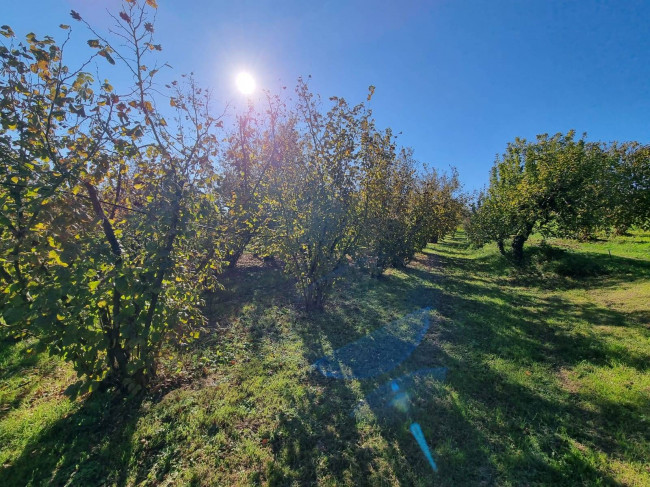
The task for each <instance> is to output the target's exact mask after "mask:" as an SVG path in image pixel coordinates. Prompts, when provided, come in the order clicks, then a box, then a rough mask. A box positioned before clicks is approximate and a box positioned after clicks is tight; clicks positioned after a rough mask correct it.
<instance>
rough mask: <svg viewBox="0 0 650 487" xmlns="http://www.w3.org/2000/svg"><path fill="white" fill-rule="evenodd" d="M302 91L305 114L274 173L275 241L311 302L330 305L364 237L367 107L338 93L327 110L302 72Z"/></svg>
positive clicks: (301, 109) (299, 93) (299, 109)
mask: <svg viewBox="0 0 650 487" xmlns="http://www.w3.org/2000/svg"><path fill="white" fill-rule="evenodd" d="M296 93H297V96H298V103H297V107H296V112H297V117H298V118H297V119H296V122H295V126H294V129H293V130H292V131H290V132H288V133H287V135H286V138H285V142H284V144H285V145H286V146H287V150H285V151H284V153H283V159H282V161H281V163H280V164H279V165H278V171H274V173H273V174H274V181H273V190H272V191H273V196H272V198H271V200H272V208H273V214H274V220H273V222H272V228H273V234H272V239H273V244H272V249H273V253H274V254H275V255H277V256H278V257H279V258H280V259H281V260H282V261H283V262H284V263H285V269H286V270H287V271H288V272H289V273H291V274H292V275H293V276H295V277H296V279H297V281H298V289H299V291H300V293H301V295H302V298H303V302H304V304H305V307H306V308H307V309H310V310H311V309H320V308H322V307H323V304H324V299H325V297H326V293H327V292H328V291H329V289H330V288H331V287H332V285H333V283H334V282H335V281H336V280H337V279H338V278H339V277H340V272H341V270H342V268H343V267H344V266H345V265H346V264H347V257H348V256H349V255H351V254H353V253H354V250H355V247H356V244H357V237H358V225H357V219H358V215H359V192H358V182H359V171H360V164H359V149H358V148H359V140H360V137H361V133H362V122H363V120H365V118H366V117H367V112H366V111H365V109H364V107H363V105H357V106H354V107H350V106H349V105H348V104H347V103H346V102H345V100H343V99H341V98H333V100H332V101H333V102H334V105H333V107H332V108H331V109H330V110H329V111H328V112H327V113H325V114H323V113H320V112H319V110H318V107H317V100H316V98H315V97H314V95H313V94H312V93H311V92H310V91H309V89H308V87H307V85H306V83H304V82H302V80H301V81H299V84H298V87H297V89H296Z"/></svg>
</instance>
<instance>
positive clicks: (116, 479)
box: [0, 393, 141, 487]
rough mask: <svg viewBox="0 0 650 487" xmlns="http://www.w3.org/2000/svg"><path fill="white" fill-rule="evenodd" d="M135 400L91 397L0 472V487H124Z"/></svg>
mask: <svg viewBox="0 0 650 487" xmlns="http://www.w3.org/2000/svg"><path fill="white" fill-rule="evenodd" d="M140 402H141V399H137V398H131V399H118V398H116V397H114V396H112V395H111V394H109V393H94V394H91V395H90V396H89V397H87V398H86V399H85V400H84V401H83V404H81V406H80V407H79V408H78V409H77V410H76V411H75V412H74V413H72V414H70V415H69V416H66V417H63V418H62V419H60V420H58V421H56V422H55V423H54V424H52V425H51V426H49V427H47V428H45V429H43V431H41V432H40V434H39V435H38V436H37V437H36V438H34V439H33V440H32V441H30V443H28V444H27V445H26V446H25V448H24V449H23V452H22V454H21V455H20V456H19V457H18V458H17V459H16V460H15V461H13V462H11V464H10V465H9V466H7V467H5V468H3V469H1V470H0V485H3V486H7V487H10V486H14V485H15V486H24V485H52V486H59V485H79V486H87V485H108V484H115V485H126V480H127V479H126V474H127V466H128V462H129V459H130V457H131V449H132V446H131V441H130V440H131V436H132V434H133V431H134V429H135V425H136V423H137V420H138V417H139V406H140Z"/></svg>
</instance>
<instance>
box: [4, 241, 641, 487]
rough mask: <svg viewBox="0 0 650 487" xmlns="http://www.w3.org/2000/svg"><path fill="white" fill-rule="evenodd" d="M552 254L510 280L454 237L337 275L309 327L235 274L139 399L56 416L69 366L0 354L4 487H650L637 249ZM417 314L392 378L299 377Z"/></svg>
mask: <svg viewBox="0 0 650 487" xmlns="http://www.w3.org/2000/svg"><path fill="white" fill-rule="evenodd" d="M533 243H534V244H535V242H533ZM554 244H555V247H553V248H551V249H549V248H548V247H544V246H539V242H537V246H533V247H532V250H531V251H529V253H528V255H527V258H528V260H529V266H528V267H526V269H524V270H514V269H513V268H512V267H511V266H510V265H509V263H508V262H507V261H505V260H504V259H503V258H502V257H501V256H499V255H497V253H496V252H495V251H494V250H493V249H492V248H485V249H482V250H480V251H476V250H472V249H470V248H469V247H468V245H467V242H466V241H465V239H464V237H463V235H462V234H460V233H459V234H457V235H456V236H455V237H453V238H450V239H447V240H445V241H444V242H441V243H440V244H437V245H431V246H429V247H428V248H427V249H425V250H424V252H423V253H422V254H419V255H418V257H417V258H416V259H415V260H414V261H413V262H412V263H411V264H410V265H409V267H408V268H406V269H402V270H391V271H389V272H388V273H387V275H386V276H385V277H383V278H381V279H379V280H372V279H369V278H366V277H364V276H363V275H362V274H361V273H358V272H356V271H351V274H350V275H348V276H347V279H345V280H344V281H343V282H342V283H341V285H340V286H339V287H338V288H337V291H336V294H335V296H334V297H333V299H332V300H331V301H330V303H329V304H328V306H327V308H326V310H325V312H323V313H319V314H313V315H310V316H307V315H305V314H304V313H302V312H301V311H299V309H298V308H297V307H296V306H295V295H294V294H293V292H292V284H291V283H290V282H288V281H287V280H286V278H285V277H284V276H283V275H282V273H281V272H280V271H279V270H278V269H275V268H273V267H264V266H261V265H257V264H255V263H254V262H253V263H250V262H249V264H250V265H248V264H246V265H244V266H243V267H241V268H239V269H238V270H237V271H236V272H235V273H233V274H231V275H230V276H228V277H227V279H229V281H228V282H227V286H226V289H228V291H218V292H215V293H213V294H212V295H210V296H209V299H208V310H209V312H210V314H211V327H210V333H204V334H203V336H202V339H201V340H199V342H198V343H196V344H195V345H194V346H193V347H191V348H189V349H188V348H184V349H181V350H168V351H167V352H166V355H165V357H164V364H163V373H162V376H161V380H160V382H159V384H158V385H157V388H156V390H155V391H154V392H152V393H151V394H150V395H148V396H146V397H141V398H137V399H130V400H124V399H118V398H115V397H114V396H112V395H110V394H108V393H96V394H93V395H92V396H88V397H84V398H81V399H78V400H76V401H71V400H69V399H68V398H66V397H65V396H64V395H63V394H62V391H63V390H64V389H65V387H66V386H67V385H68V384H69V383H70V382H72V381H73V380H74V377H73V374H71V373H70V370H69V368H68V367H67V366H66V365H65V364H63V363H61V362H59V361H57V360H55V359H52V358H48V357H46V356H44V355H34V354H32V353H28V350H29V349H30V348H31V345H30V342H29V341H27V342H18V343H13V344H12V343H4V344H3V345H2V349H0V365H1V367H0V369H1V370H0V381H1V382H0V485H3V486H4V485H8V486H11V485H219V486H221V485H282V486H284V485H296V486H302V485H371V486H377V485H379V486H381V485H387V486H389V485H416V486H428V485H449V486H452V485H453V486H459V485H512V486H519V485H567V486H568V485H650V466H649V464H648V459H649V458H650V435H649V430H650V428H649V425H648V422H649V421H650V371H649V370H648V365H649V364H650V326H649V324H650V307H649V304H648V303H650V259H646V258H645V256H646V255H647V252H648V250H650V238H649V237H648V236H646V235H640V236H638V235H637V236H636V237H633V238H626V239H623V240H621V241H620V242H618V243H617V242H607V243H605V242H603V243H601V244H599V243H592V244H586V245H575V244H572V243H568V242H562V241H557V242H554ZM569 245H570V246H572V247H573V248H571V249H569V250H568V251H566V252H564V251H560V250H557V249H558V248H561V247H567V246H569ZM606 246H607V247H606ZM553 249H555V250H553ZM609 251H611V252H612V257H609ZM424 307H431V308H433V311H432V314H431V318H432V324H431V326H430V328H429V330H428V332H427V334H426V335H425V337H424V339H423V340H422V342H421V343H420V345H419V346H418V347H417V348H416V349H415V351H414V352H413V354H412V355H411V356H409V357H408V359H406V360H405V361H404V362H402V363H401V364H400V365H399V366H398V367H397V368H395V369H393V370H391V371H389V372H387V373H385V374H383V375H381V376H377V377H371V378H367V379H363V380H356V379H355V380H338V379H333V378H326V377H323V376H322V375H320V374H318V373H317V372H315V371H313V370H312V369H311V368H310V364H312V363H314V361H315V360H317V359H318V358H320V357H322V356H324V355H326V354H328V353H330V352H331V351H332V350H335V349H338V348H340V347H342V346H344V345H346V344H348V343H350V342H353V341H355V340H357V339H359V338H361V337H363V336H364V335H366V334H368V333H369V332H371V331H373V330H376V329H377V328H378V327H381V326H383V325H385V324H386V323H389V322H392V321H394V320H396V319H399V318H400V317H403V316H405V315H407V314H409V313H412V312H414V311H416V310H419V309H422V308H424ZM435 367H446V368H447V371H448V372H447V376H446V379H445V381H444V382H440V381H439V380H435V378H426V377H425V378H421V379H418V380H415V381H414V382H413V383H412V384H411V386H410V388H409V390H408V391H407V392H408V393H409V396H410V397H409V400H408V414H404V413H403V411H400V410H397V409H396V410H395V411H393V412H390V411H387V410H386V409H385V408H377V409H374V410H373V409H372V408H371V409H370V410H369V411H366V413H367V414H365V415H364V416H362V417H360V416H355V415H354V414H352V413H353V411H354V409H355V408H356V407H357V406H358V404H359V401H360V400H362V399H363V398H364V397H366V396H367V395H368V394H371V393H372V392H373V391H375V390H376V389H377V388H378V387H380V386H382V385H384V384H386V383H387V381H388V380H390V379H393V378H396V377H401V376H404V375H405V374H409V373H410V372H413V371H416V370H420V369H423V368H435ZM410 421H417V422H418V423H419V424H420V425H421V427H422V431H423V433H424V436H425V438H426V440H427V442H428V443H429V445H430V446H431V448H432V450H433V454H434V457H435V460H436V462H437V465H438V467H439V471H438V473H435V474H434V473H433V471H432V470H431V468H430V466H429V464H428V463H427V461H426V459H425V458H424V455H423V454H422V452H421V451H420V449H419V447H418V446H417V444H416V442H415V441H414V438H413V436H412V434H411V433H410V432H409V430H408V426H409V422H410Z"/></svg>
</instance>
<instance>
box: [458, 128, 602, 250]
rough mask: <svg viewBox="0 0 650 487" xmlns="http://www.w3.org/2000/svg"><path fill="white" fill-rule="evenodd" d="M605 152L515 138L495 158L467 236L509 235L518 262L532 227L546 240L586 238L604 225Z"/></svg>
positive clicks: (567, 140)
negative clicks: (503, 151) (500, 154)
mask: <svg viewBox="0 0 650 487" xmlns="http://www.w3.org/2000/svg"><path fill="white" fill-rule="evenodd" d="M607 160H608V154H607V151H606V148H605V147H604V146H603V145H602V144H598V143H589V142H587V141H586V140H585V139H584V137H583V138H581V139H578V140H576V139H575V134H574V132H568V133H567V134H566V135H563V134H556V135H554V136H548V135H546V134H543V135H539V136H538V137H537V140H536V141H535V142H527V141H526V140H524V139H516V140H515V141H514V142H513V143H510V144H508V147H507V149H506V152H505V153H504V154H503V155H502V156H501V157H500V158H497V160H496V162H495V163H494V167H493V168H492V173H491V177H490V185H489V187H488V188H487V190H486V191H485V192H484V193H483V194H482V195H480V196H479V199H478V206H477V207H475V211H474V214H473V216H472V221H471V222H470V225H469V226H468V231H469V233H470V237H471V238H472V239H473V241H474V242H475V243H477V244H483V243H485V242H487V241H496V242H497V245H498V246H499V249H500V250H501V251H502V252H504V240H505V239H506V238H508V237H512V250H513V257H514V259H515V261H516V262H518V263H521V261H522V259H523V245H524V243H525V241H526V240H527V239H528V237H529V236H530V235H531V233H532V232H533V230H534V229H535V228H539V230H540V231H541V232H542V233H543V234H545V235H547V236H551V235H554V236H571V237H584V236H586V235H589V234H590V233H591V232H593V231H594V229H596V228H598V227H599V226H600V225H601V224H602V221H603V220H602V215H603V208H604V200H605V195H606V194H607V192H608V188H609V186H610V183H609V180H608V177H607V171H606V167H607Z"/></svg>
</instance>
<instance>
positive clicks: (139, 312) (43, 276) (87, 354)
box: [0, 0, 219, 390]
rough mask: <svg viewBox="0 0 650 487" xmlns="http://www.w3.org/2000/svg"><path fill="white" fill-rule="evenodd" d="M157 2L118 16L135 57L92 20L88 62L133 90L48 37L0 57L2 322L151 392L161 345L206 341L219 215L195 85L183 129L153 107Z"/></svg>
mask: <svg viewBox="0 0 650 487" xmlns="http://www.w3.org/2000/svg"><path fill="white" fill-rule="evenodd" d="M151 8H155V2H153V1H151V0H147V1H146V3H145V4H137V3H136V2H135V1H127V2H126V3H125V4H124V10H123V11H121V12H120V13H119V19H116V20H117V21H118V30H117V31H116V35H117V36H118V38H119V39H120V42H122V43H125V44H126V46H127V48H126V49H127V51H128V54H127V53H126V52H125V53H121V52H120V51H119V50H117V49H116V48H115V47H114V46H113V44H112V43H111V42H110V41H109V40H108V39H106V38H104V37H103V36H101V35H99V34H98V33H97V32H95V31H94V30H92V28H91V27H90V26H89V25H88V24H86V25H87V26H88V28H89V29H90V31H91V32H92V33H93V34H94V35H95V37H96V38H95V39H91V40H89V41H88V45H89V46H90V48H92V49H95V50H96V51H95V54H94V55H93V56H92V57H91V60H92V59H95V58H97V59H98V58H100V57H103V58H105V59H106V60H107V61H108V62H109V63H110V64H116V59H117V63H119V65H121V66H122V67H123V68H125V69H127V70H128V71H129V72H130V73H131V74H132V76H133V86H132V87H131V88H128V89H125V90H124V92H123V93H117V92H116V90H115V89H114V88H113V87H112V86H111V85H110V84H109V83H108V81H105V82H98V81H96V80H95V78H94V77H93V76H92V75H91V74H90V73H88V72H86V71H85V68H86V66H88V63H86V64H84V65H82V67H81V68H80V69H77V70H71V69H69V68H68V67H66V66H65V65H64V64H63V49H62V47H59V46H57V45H56V44H55V42H54V40H53V39H52V38H50V37H46V38H45V39H43V40H38V39H37V38H36V37H35V36H34V35H33V34H30V35H28V36H27V44H26V45H25V44H19V45H18V46H13V45H12V46H10V47H4V46H3V47H2V48H1V49H0V56H1V60H2V78H1V82H0V91H1V92H2V95H3V102H2V104H1V105H0V110H1V118H2V130H1V132H0V154H1V155H2V161H3V166H2V174H1V176H2V179H3V185H2V189H1V191H2V192H1V193H0V201H1V202H2V205H1V211H0V219H1V221H2V222H3V225H2V228H3V229H2V232H3V235H2V237H3V238H2V244H1V245H2V247H1V251H0V268H1V269H2V271H1V276H2V279H3V280H4V283H5V287H4V290H3V293H2V302H1V303H0V306H1V308H2V316H3V320H4V328H5V329H6V330H7V331H8V332H9V333H11V334H13V335H14V336H16V335H17V336H20V335H26V334H36V335H38V336H39V337H41V340H40V342H39V343H40V344H41V346H42V347H47V348H48V349H49V350H50V352H52V353H56V354H59V355H61V356H63V357H65V358H66V359H67V360H69V361H71V362H72V363H73V365H74V366H75V368H76V370H77V371H78V372H79V374H80V375H81V374H83V375H85V379H86V380H85V381H84V385H85V387H89V386H90V385H92V384H96V383H97V382H100V381H105V380H110V381H112V382H113V383H115V384H117V385H118V386H120V387H126V388H128V389H130V390H136V389H139V388H140V387H142V386H145V385H146V383H147V382H148V381H149V380H150V379H151V377H152V376H153V375H154V374H155V364H156V356H157V353H158V351H159V350H160V347H161V345H162V343H164V340H165V338H168V337H170V336H175V337H177V338H179V339H181V340H187V339H190V338H191V337H192V336H194V337H196V336H198V335H197V331H195V330H196V328H197V327H198V326H200V325H201V323H202V322H203V319H202V315H201V313H200V291H201V289H200V288H199V286H198V284H197V283H199V282H203V279H202V277H205V274H206V272H207V270H208V269H209V268H210V267H213V266H214V264H212V263H209V264H207V265H205V266H200V265H197V264H196V263H197V262H201V259H200V258H199V257H200V256H201V255H202V253H203V252H205V250H204V248H202V247H201V245H200V243H201V242H202V241H205V240H206V234H207V233H210V232H214V229H211V228H209V227H208V226H206V225H203V224H201V223H199V222H198V215H203V216H205V214H206V212H207V213H213V214H214V213H215V212H216V208H218V207H217V205H216V201H215V200H216V196H215V194H216V193H215V189H214V188H215V184H216V182H217V178H216V175H215V173H214V170H213V167H212V164H211V163H210V157H213V156H215V155H216V154H217V150H216V149H217V138H216V136H215V133H214V129H215V128H216V127H217V126H218V125H219V122H218V121H217V120H215V119H213V118H212V117H211V116H210V115H209V113H208V111H207V107H208V96H207V94H206V93H205V92H203V91H202V90H200V89H199V88H197V87H196V86H195V85H194V83H193V82H192V81H191V80H189V81H188V83H187V90H184V89H183V88H181V87H180V86H181V85H179V84H178V83H174V84H173V86H171V85H170V86H169V88H170V89H171V90H172V92H173V94H172V96H171V97H169V98H167V101H168V102H169V103H170V104H171V106H172V108H174V109H175V113H176V117H175V119H176V120H177V123H176V124H175V126H174V129H173V130H170V128H169V126H168V123H167V121H166V120H165V118H164V117H163V116H162V115H161V113H160V112H158V111H157V110H156V100H155V99H154V98H153V97H152V90H151V87H152V83H153V78H154V76H155V75H156V73H157V71H158V69H157V67H153V68H152V69H149V68H147V67H146V65H145V64H144V62H145V60H146V58H147V56H148V55H149V53H155V52H156V51H158V50H160V46H159V45H157V44H154V43H153V31H154V27H153V25H152V24H151V23H150V22H148V21H147V10H148V9H151ZM72 17H73V18H74V19H75V20H77V21H79V22H84V21H83V19H81V17H80V16H79V14H77V13H76V12H74V11H73V12H72ZM62 28H64V29H66V30H69V27H68V26H62ZM3 34H5V36H7V37H11V36H12V35H13V33H12V32H11V31H10V29H9V28H4V31H3ZM66 42H68V41H66ZM64 46H65V43H64Z"/></svg>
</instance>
